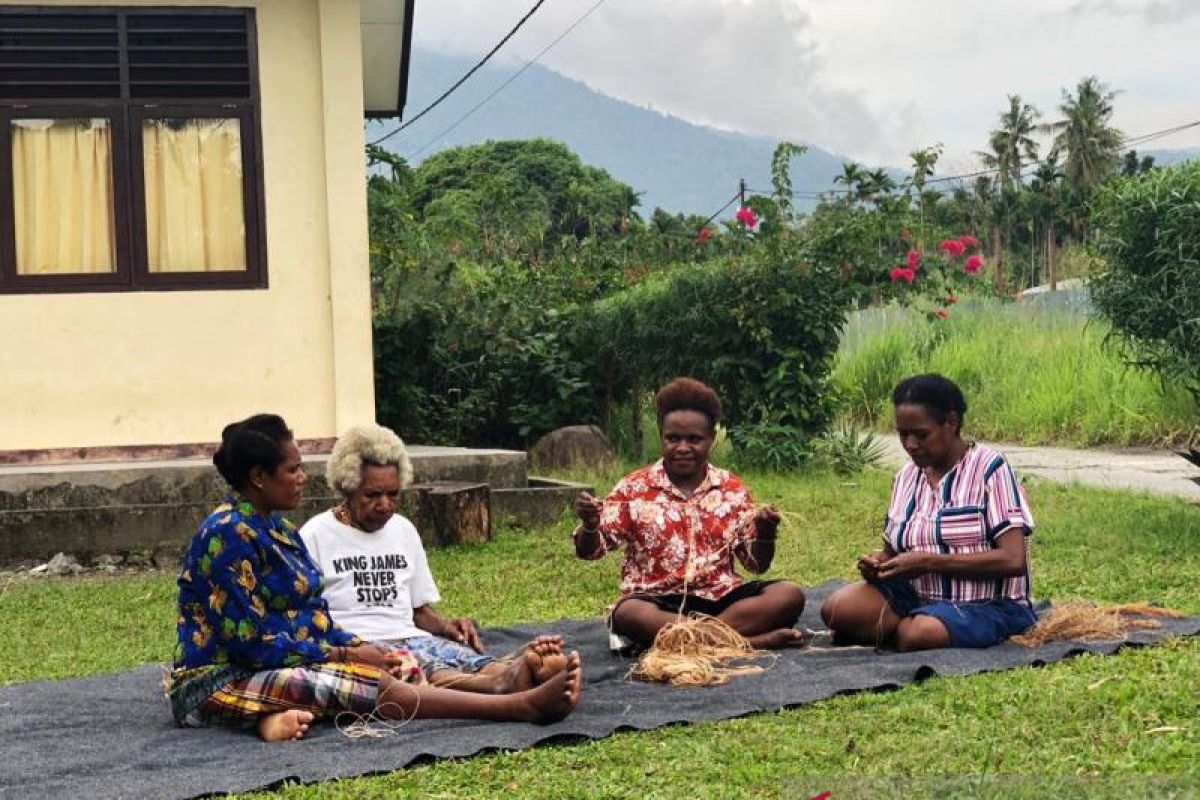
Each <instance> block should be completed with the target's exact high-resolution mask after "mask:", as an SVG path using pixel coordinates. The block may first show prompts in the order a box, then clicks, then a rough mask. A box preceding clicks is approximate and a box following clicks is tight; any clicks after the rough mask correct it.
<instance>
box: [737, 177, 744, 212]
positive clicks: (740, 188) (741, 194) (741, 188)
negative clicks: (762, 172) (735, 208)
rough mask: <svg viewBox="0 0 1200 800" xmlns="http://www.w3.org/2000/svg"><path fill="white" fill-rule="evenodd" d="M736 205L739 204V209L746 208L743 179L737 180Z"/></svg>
mask: <svg viewBox="0 0 1200 800" xmlns="http://www.w3.org/2000/svg"><path fill="white" fill-rule="evenodd" d="M738 203H739V208H745V207H746V179H745V178H739V179H738Z"/></svg>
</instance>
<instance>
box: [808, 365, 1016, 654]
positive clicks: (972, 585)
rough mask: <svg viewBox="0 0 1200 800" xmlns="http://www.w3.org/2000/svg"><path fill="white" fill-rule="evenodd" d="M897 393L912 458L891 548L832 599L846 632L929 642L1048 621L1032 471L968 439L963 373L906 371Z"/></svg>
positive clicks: (899, 486) (922, 645) (900, 488)
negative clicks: (1035, 540) (1033, 553)
mask: <svg viewBox="0 0 1200 800" xmlns="http://www.w3.org/2000/svg"><path fill="white" fill-rule="evenodd" d="M892 404H893V406H894V408H895V420H896V432H897V433H898V434H899V435H900V442H901V444H903V446H904V450H905V452H907V453H908V455H909V457H910V458H911V459H912V460H911V461H910V462H909V463H908V464H906V465H905V466H904V467H903V468H901V470H900V471H899V472H898V473H897V474H896V478H895V481H894V482H893V484H892V497H891V502H890V503H889V505H888V513H887V518H886V519H885V521H884V528H883V547H882V549H880V550H876V551H875V552H873V553H870V554H868V555H865V556H863V557H861V558H860V559H859V560H858V571H859V573H860V574H861V575H862V577H863V581H862V582H860V583H855V584H852V585H850V586H845V587H843V588H841V589H839V590H838V591H836V592H834V594H833V595H831V596H830V598H829V599H828V600H826V601H825V603H824V605H822V606H821V616H822V618H824V620H825V624H826V625H828V626H829V628H830V630H832V631H833V634H834V641H835V642H837V643H839V644H875V645H891V646H894V647H896V648H897V649H899V650H925V649H929V648H934V647H988V646H990V645H993V644H996V643H997V642H1000V641H1003V640H1004V639H1006V638H1008V637H1009V636H1012V635H1014V634H1017V633H1020V632H1021V631H1023V630H1025V629H1026V628H1028V627H1029V626H1030V625H1032V624H1033V623H1034V622H1035V621H1036V616H1035V615H1034V612H1033V607H1032V605H1031V602H1030V586H1029V536H1030V535H1031V534H1032V533H1033V515H1032V514H1031V513H1030V511H1029V503H1028V501H1027V500H1026V499H1025V491H1024V490H1023V489H1022V488H1021V484H1020V482H1019V481H1018V480H1017V478H1016V476H1015V475H1014V474H1013V471H1012V468H1011V467H1010V466H1009V465H1008V462H1007V461H1006V460H1005V458H1004V456H1002V455H1001V454H1000V453H998V452H996V451H995V450H993V449H992V448H990V447H987V446H985V445H981V444H976V443H975V442H969V441H967V440H965V439H963V438H962V423H963V416H964V415H965V414H966V411H967V403H966V400H965V399H964V398H963V394H962V391H961V390H960V389H959V388H958V386H956V385H955V384H954V383H953V382H952V381H950V380H948V379H947V378H944V377H942V376H941V375H917V376H914V377H911V378H906V379H905V380H903V381H901V382H900V383H899V384H898V385H897V386H896V388H895V390H894V391H893V392H892Z"/></svg>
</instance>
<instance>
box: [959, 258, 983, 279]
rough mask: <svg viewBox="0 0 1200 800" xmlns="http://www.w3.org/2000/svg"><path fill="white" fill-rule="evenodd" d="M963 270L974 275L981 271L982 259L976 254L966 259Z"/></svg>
mask: <svg viewBox="0 0 1200 800" xmlns="http://www.w3.org/2000/svg"><path fill="white" fill-rule="evenodd" d="M963 269H965V270H966V271H967V272H969V273H971V274H972V275H974V274H975V273H976V272H979V270H981V269H983V259H982V258H981V257H980V256H979V255H978V254H976V255H973V256H971V257H970V258H968V259H967V263H965V264H963Z"/></svg>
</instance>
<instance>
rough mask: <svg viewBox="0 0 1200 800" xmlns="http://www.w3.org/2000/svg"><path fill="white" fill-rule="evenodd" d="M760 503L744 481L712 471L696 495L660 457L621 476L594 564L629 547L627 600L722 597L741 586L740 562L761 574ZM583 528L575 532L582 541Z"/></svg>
mask: <svg viewBox="0 0 1200 800" xmlns="http://www.w3.org/2000/svg"><path fill="white" fill-rule="evenodd" d="M754 512H755V509H754V502H753V500H751V498H750V492H749V490H747V489H746V487H745V485H743V484H742V481H741V479H740V478H738V477H737V476H736V475H734V474H733V473H731V472H729V471H727V470H723V469H720V468H718V467H714V466H712V465H711V464H710V465H709V467H708V474H707V475H705V477H704V480H703V481H702V482H701V483H700V485H699V486H698V487H696V491H694V492H692V494H691V495H690V496H685V495H684V493H683V492H681V491H680V490H679V489H678V488H677V487H676V486H675V485H674V484H673V483H671V479H670V478H669V477H668V476H667V471H666V469H665V468H664V467H663V462H662V461H661V460H660V461H658V462H657V463H655V464H653V465H651V466H649V467H644V468H642V469H639V470H637V471H636V472H631V473H629V474H628V475H626V476H625V477H624V478H622V479H621V481H620V483H618V484H617V485H616V487H614V488H613V490H612V492H611V493H609V495H608V497H606V498H605V500H604V507H603V509H602V510H601V512H600V546H599V547H598V548H597V549H596V551H595V552H594V553H592V554H591V555H590V556H587V558H589V559H597V558H601V557H603V556H604V555H605V554H606V553H608V552H609V551H610V550H615V549H617V548H618V547H620V546H622V545H624V546H625V563H624V565H623V566H622V567H621V596H622V597H625V596H628V595H631V594H683V593H687V594H691V595H695V596H696V597H702V598H704V599H706V600H719V599H721V598H722V597H724V596H725V595H726V594H728V593H729V592H731V591H733V590H734V589H736V588H737V587H738V586H741V585H742V579H741V578H740V577H739V576H738V574H737V573H736V572H734V567H733V557H734V555H736V556H737V558H738V560H739V561H741V562H742V564H743V565H744V566H745V567H746V569H748V570H750V571H751V572H756V573H757V572H762V569H760V568H759V566H758V564H756V563H755V562H754V558H753V556H752V555H751V553H750V544H751V543H752V542H753V541H754V539H755V536H756V535H757V532H756V528H755V525H754ZM581 531H582V526H580V527H577V528H576V529H575V535H576V536H579V534H580V532H581Z"/></svg>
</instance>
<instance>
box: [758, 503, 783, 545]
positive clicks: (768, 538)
mask: <svg viewBox="0 0 1200 800" xmlns="http://www.w3.org/2000/svg"><path fill="white" fill-rule="evenodd" d="M780 519H781V517H780V515H779V509H777V508H775V506H759V508H758V511H756V512H754V531H755V538H757V539H758V541H760V542H773V541H775V536H776V534H777V532H778V531H779V520H780Z"/></svg>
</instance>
